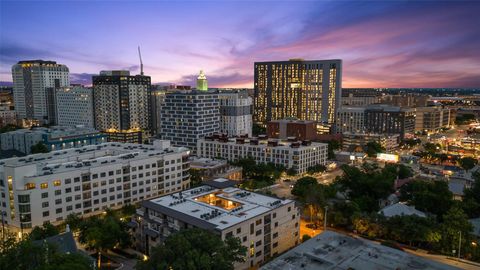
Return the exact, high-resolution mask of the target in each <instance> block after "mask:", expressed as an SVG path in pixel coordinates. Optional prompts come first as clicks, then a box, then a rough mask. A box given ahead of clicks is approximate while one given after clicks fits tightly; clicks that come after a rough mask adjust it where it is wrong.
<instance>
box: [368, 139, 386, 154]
mask: <svg viewBox="0 0 480 270" xmlns="http://www.w3.org/2000/svg"><path fill="white" fill-rule="evenodd" d="M366 147H367V155H368V156H369V157H376V156H377V154H378V153H382V152H385V148H384V147H383V146H382V145H381V144H380V143H378V142H375V141H371V142H368V143H367V145H366Z"/></svg>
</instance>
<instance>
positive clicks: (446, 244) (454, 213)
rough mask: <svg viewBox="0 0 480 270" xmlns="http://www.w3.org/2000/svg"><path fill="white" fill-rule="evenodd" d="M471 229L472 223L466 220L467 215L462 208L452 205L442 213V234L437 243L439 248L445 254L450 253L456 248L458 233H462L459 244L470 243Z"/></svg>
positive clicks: (458, 238)
mask: <svg viewBox="0 0 480 270" xmlns="http://www.w3.org/2000/svg"><path fill="white" fill-rule="evenodd" d="M472 230H473V227H472V224H471V223H470V222H469V221H468V217H467V215H466V214H465V213H464V212H463V210H462V209H461V208H459V207H452V208H451V209H450V210H448V211H447V212H446V213H445V214H444V215H443V223H442V224H441V225H440V232H441V235H442V238H441V240H440V241H439V243H438V244H439V248H440V250H441V251H442V252H443V253H445V254H452V253H451V252H452V250H457V249H458V243H459V240H460V233H461V234H462V239H461V240H462V243H460V246H464V245H465V243H471V240H472V238H471V235H470V233H471V232H472ZM456 252H458V250H457V251H456Z"/></svg>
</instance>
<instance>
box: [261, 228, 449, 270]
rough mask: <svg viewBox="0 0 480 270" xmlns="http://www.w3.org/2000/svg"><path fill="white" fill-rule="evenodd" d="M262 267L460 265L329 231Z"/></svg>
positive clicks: (444, 268)
mask: <svg viewBox="0 0 480 270" xmlns="http://www.w3.org/2000/svg"><path fill="white" fill-rule="evenodd" d="M260 269H261V270H294V269H295V270H296V269H302V270H322V269H335V270H347V269H386V270H397V269H417V270H433V269H437V270H448V269H459V268H456V267H452V266H449V265H446V264H442V263H438V262H435V261H431V260H427V259H424V258H421V257H418V256H415V255H412V254H409V253H406V252H404V251H401V250H397V249H393V248H390V247H386V246H382V245H380V244H378V243H375V242H372V241H369V240H366V239H363V238H354V237H350V236H347V235H343V234H339V233H336V232H332V231H326V232H324V233H321V234H319V235H317V236H316V237H314V238H312V239H310V240H308V241H306V242H305V243H303V244H301V245H299V246H297V247H295V248H293V249H292V250H290V251H288V252H286V253H284V254H282V255H280V256H279V257H277V258H275V259H274V260H273V261H271V262H269V263H267V264H266V265H264V266H263V267H261V268H260Z"/></svg>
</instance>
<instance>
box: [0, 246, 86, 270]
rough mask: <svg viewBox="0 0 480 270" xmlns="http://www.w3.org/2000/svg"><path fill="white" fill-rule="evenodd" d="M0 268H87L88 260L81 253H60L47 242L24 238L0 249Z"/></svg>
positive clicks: (23, 269)
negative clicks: (36, 241)
mask: <svg viewBox="0 0 480 270" xmlns="http://www.w3.org/2000/svg"><path fill="white" fill-rule="evenodd" d="M0 255H1V256H0V269H16V270H32V269H38V270H54V269H55V270H69V269H78V270H89V269H92V267H91V264H90V260H89V259H88V258H87V257H86V256H83V255H81V254H62V253H60V252H59V251H58V249H57V247H56V246H54V245H52V244H49V243H43V242H40V243H34V242H32V240H31V239H29V238H25V239H23V240H21V241H19V242H15V241H14V242H13V244H12V245H9V246H8V248H2V249H1V250H0Z"/></svg>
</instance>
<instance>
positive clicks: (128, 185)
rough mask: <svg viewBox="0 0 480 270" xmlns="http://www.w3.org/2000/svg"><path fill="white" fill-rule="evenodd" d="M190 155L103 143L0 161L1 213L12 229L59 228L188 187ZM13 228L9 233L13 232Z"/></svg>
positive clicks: (165, 147)
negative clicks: (71, 219)
mask: <svg viewBox="0 0 480 270" xmlns="http://www.w3.org/2000/svg"><path fill="white" fill-rule="evenodd" d="M188 155H189V152H188V150H187V149H186V148H176V147H170V143H169V142H168V141H154V144H153V145H140V144H130V143H104V144H100V145H90V146H85V147H82V148H77V149H67V150H60V151H53V152H50V153H45V154H35V155H29V156H26V157H22V158H10V159H3V160H0V191H1V196H2V201H1V202H2V204H1V206H0V211H2V212H3V211H4V212H6V216H5V217H4V221H5V223H6V224H7V225H11V226H13V227H15V228H17V229H18V228H20V229H22V230H23V229H30V228H32V227H34V226H41V225H42V224H43V223H44V222H46V221H49V222H51V223H54V224H56V223H59V222H61V221H62V220H64V219H65V218H66V217H67V216H68V215H69V214H71V213H78V214H81V215H92V214H98V213H101V212H102V211H104V209H106V208H116V207H121V206H123V205H125V204H129V203H133V202H137V201H141V200H145V199H149V198H153V197H157V196H160V195H163V194H166V193H172V192H178V191H180V190H181V189H185V188H188V187H189V183H190V178H189V173H188V170H189V161H188ZM15 228H14V229H15Z"/></svg>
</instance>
